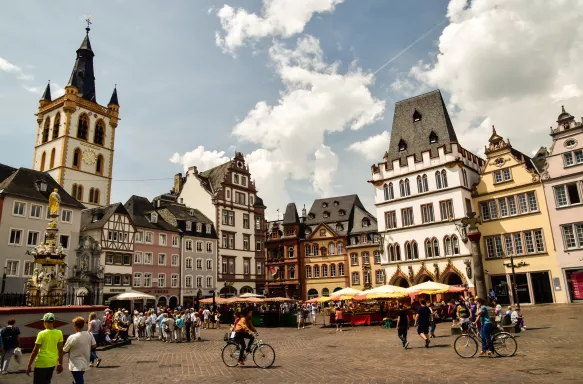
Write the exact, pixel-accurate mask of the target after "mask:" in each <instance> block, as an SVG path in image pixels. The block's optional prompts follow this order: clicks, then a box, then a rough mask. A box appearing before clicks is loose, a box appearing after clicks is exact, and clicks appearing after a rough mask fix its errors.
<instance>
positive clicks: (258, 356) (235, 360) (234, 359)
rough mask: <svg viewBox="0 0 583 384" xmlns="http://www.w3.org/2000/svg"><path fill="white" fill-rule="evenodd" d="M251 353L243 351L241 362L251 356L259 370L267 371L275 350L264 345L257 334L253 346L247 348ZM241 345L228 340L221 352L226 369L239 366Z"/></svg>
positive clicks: (273, 358) (273, 360)
mask: <svg viewBox="0 0 583 384" xmlns="http://www.w3.org/2000/svg"><path fill="white" fill-rule="evenodd" d="M249 349H250V350H251V352H247V351H245V352H244V354H243V361H245V360H247V357H248V356H249V355H252V356H253V362H254V363H255V365H256V366H258V367H259V368H263V369H267V368H269V367H271V366H272V365H273V363H274V362H275V350H274V349H273V347H272V346H271V345H269V344H266V343H264V342H263V341H262V340H260V339H259V334H257V335H256V337H255V340H254V341H253V344H251V346H249ZM240 350H241V345H239V343H237V342H235V340H234V339H232V338H231V339H229V340H228V341H227V343H226V344H225V345H224V346H223V348H222V350H221V355H222V358H223V363H225V365H226V366H227V367H236V366H237V365H239V352H240Z"/></svg>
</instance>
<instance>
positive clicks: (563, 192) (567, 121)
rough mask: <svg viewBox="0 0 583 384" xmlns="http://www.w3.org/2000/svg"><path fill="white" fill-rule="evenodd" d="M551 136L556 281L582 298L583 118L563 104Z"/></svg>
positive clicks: (547, 178) (548, 184) (548, 179)
mask: <svg viewBox="0 0 583 384" xmlns="http://www.w3.org/2000/svg"><path fill="white" fill-rule="evenodd" d="M582 120H583V119H582ZM551 138H552V139H553V143H552V145H551V148H550V149H549V152H548V155H547V157H546V164H545V169H544V172H543V174H542V179H543V184H544V188H545V195H546V199H547V206H548V210H549V216H550V219H551V225H552V231H553V237H554V240H555V246H556V249H557V262H558V264H559V267H560V268H561V271H562V280H563V281H554V282H553V285H554V288H555V289H558V288H559V289H566V290H567V299H568V300H569V301H570V302H574V301H583V121H576V120H575V118H574V117H573V116H572V115H570V114H569V113H568V112H566V111H565V108H563V110H562V113H561V114H560V115H559V117H558V119H557V125H556V127H554V128H552V127H551Z"/></svg>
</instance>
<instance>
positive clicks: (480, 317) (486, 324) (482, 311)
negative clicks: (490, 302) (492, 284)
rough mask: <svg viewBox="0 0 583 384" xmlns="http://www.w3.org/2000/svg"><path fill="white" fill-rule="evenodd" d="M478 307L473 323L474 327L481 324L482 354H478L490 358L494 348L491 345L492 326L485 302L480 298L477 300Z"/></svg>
mask: <svg viewBox="0 0 583 384" xmlns="http://www.w3.org/2000/svg"><path fill="white" fill-rule="evenodd" d="M478 305H479V306H480V308H479V309H478V312H477V313H476V321H475V323H476V325H477V323H478V322H481V323H482V331H481V332H480V336H481V337H482V352H480V356H485V355H487V356H490V355H492V353H493V352H494V346H493V345H492V329H493V328H494V325H493V324H492V320H491V319H490V313H489V312H488V307H486V301H485V300H484V299H482V298H481V297H480V298H478Z"/></svg>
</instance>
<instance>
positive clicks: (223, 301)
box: [200, 297, 229, 304]
mask: <svg viewBox="0 0 583 384" xmlns="http://www.w3.org/2000/svg"><path fill="white" fill-rule="evenodd" d="M227 300H229V299H225V298H223V297H216V298H215V303H216V304H226V303H227ZM200 302H201V303H203V304H212V303H213V298H212V297H209V298H206V299H202V300H200Z"/></svg>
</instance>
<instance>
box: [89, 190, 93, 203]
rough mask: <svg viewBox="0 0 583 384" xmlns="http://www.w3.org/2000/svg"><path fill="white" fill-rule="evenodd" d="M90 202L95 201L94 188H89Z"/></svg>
mask: <svg viewBox="0 0 583 384" xmlns="http://www.w3.org/2000/svg"><path fill="white" fill-rule="evenodd" d="M89 202H90V203H93V188H89Z"/></svg>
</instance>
